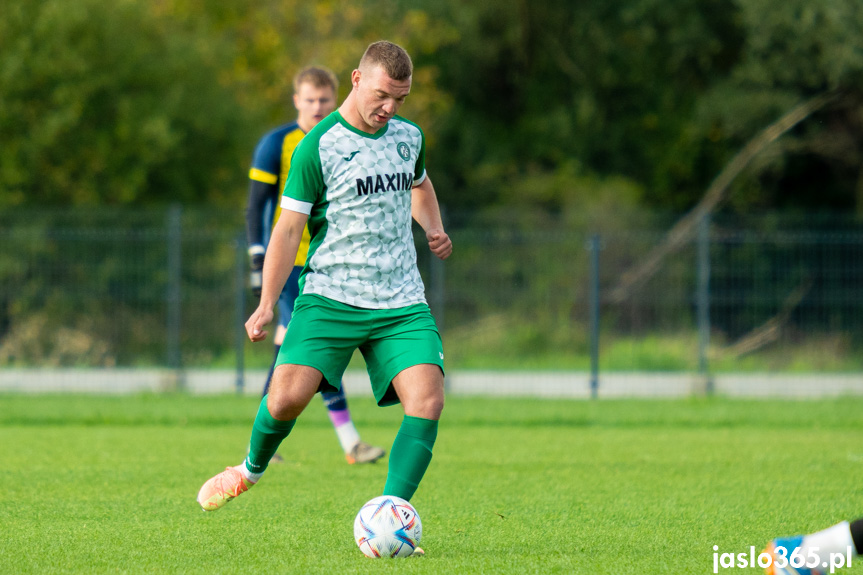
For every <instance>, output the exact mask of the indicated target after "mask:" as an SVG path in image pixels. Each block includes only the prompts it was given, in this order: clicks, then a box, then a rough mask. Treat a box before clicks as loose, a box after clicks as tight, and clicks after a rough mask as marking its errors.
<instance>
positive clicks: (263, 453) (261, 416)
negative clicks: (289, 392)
mask: <svg viewBox="0 0 863 575" xmlns="http://www.w3.org/2000/svg"><path fill="white" fill-rule="evenodd" d="M296 422H297V420H296V419H292V420H290V421H279V420H278V419H275V418H274V417H273V416H272V415H270V410H269V409H267V396H266V395H265V396H264V397H263V399H261V405H259V406H258V415H257V416H256V417H255V425H253V426H252V439H251V440H249V455H248V457H246V469H248V470H249V471H251V472H252V473H263V472H264V470H265V469H266V468H267V465H269V464H270V459H272V457H273V455H274V454H275V453H276V450H277V449H278V448H279V444H281V443H282V440H283V439H284V438H286V437H287V436H288V434H290V433H291V430H292V429H293V428H294V424H295V423H296Z"/></svg>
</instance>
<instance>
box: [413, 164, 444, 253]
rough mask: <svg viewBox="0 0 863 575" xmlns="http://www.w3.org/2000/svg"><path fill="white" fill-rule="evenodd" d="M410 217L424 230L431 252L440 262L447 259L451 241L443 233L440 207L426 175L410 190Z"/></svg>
mask: <svg viewBox="0 0 863 575" xmlns="http://www.w3.org/2000/svg"><path fill="white" fill-rule="evenodd" d="M411 215H412V216H413V218H414V220H416V222H417V223H418V224H419V225H420V227H422V229H423V230H425V233H426V239H428V243H429V249H430V250H431V252H432V253H433V254H434V255H436V256H437V257H439V258H440V259H442V260H445V259H447V258H448V257H449V256H450V254H452V241H451V240H450V238H449V236H448V235H447V233H446V231H444V227H443V220H442V219H441V215H440V205H439V204H438V201H437V195H436V194H435V191H434V186H433V185H432V182H431V179H430V178H429V177H428V175H426V177H425V178H423V181H422V182H420V183H419V184H417V185H415V186H414V187H413V188H411Z"/></svg>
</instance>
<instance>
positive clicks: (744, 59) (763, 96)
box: [698, 0, 863, 214]
mask: <svg viewBox="0 0 863 575" xmlns="http://www.w3.org/2000/svg"><path fill="white" fill-rule="evenodd" d="M739 10H740V20H741V29H742V30H743V32H744V35H745V38H746V41H745V44H744V46H743V50H742V53H741V58H740V60H739V62H738V63H737V65H736V66H735V67H734V69H733V70H732V72H731V73H730V74H729V75H728V76H726V77H724V78H720V79H718V81H717V82H716V85H715V86H714V87H713V88H712V89H711V90H710V91H709V92H708V93H707V94H705V96H704V97H703V98H702V100H701V102H700V106H699V115H698V125H699V128H700V129H701V130H702V132H703V133H707V134H709V135H710V138H711V139H712V140H714V141H716V142H718V143H720V144H721V148H720V149H721V152H720V153H719V154H718V156H717V158H716V159H717V160H727V159H729V158H730V157H731V155H732V154H733V153H734V152H735V148H739V147H740V146H742V144H743V143H744V142H745V141H746V140H747V139H748V138H750V137H752V136H753V135H754V134H755V133H757V132H758V131H759V130H760V129H762V128H763V127H764V126H766V125H768V124H770V123H771V122H773V121H774V120H775V119H776V118H778V117H779V116H781V115H782V114H783V113H785V112H787V111H788V110H790V109H791V108H792V107H793V106H794V105H796V104H799V103H800V102H802V101H805V100H808V99H809V98H811V97H813V96H814V95H816V94H818V93H822V92H825V91H836V92H838V93H839V95H840V97H839V98H838V99H837V100H836V102H835V103H833V104H832V105H830V106H829V107H827V108H825V109H824V110H822V111H820V112H818V113H817V114H816V115H814V116H813V118H812V119H810V120H808V121H806V122H803V123H801V124H800V126H798V127H797V128H796V129H795V130H794V131H793V132H792V133H791V134H790V135H789V136H788V137H784V138H783V139H781V140H780V141H779V142H777V144H775V145H774V146H772V147H771V148H770V149H769V150H767V151H766V153H764V154H762V155H761V156H759V158H758V159H757V161H756V165H755V166H754V168H753V169H751V170H749V171H748V172H747V173H746V174H744V177H742V178H741V179H740V181H739V182H737V184H736V185H735V187H734V188H733V189H732V196H731V199H730V201H731V204H732V207H733V208H734V209H736V210H738V211H741V210H746V209H762V210H763V209H782V210H797V211H803V212H807V213H811V212H812V211H813V210H822V211H842V210H850V209H854V208H855V206H856V209H857V211H858V213H861V214H863V36H861V34H860V30H861V29H863V3H861V2H859V1H858V0H829V1H825V2H816V3H812V2H807V1H806V0H746V1H741V2H739Z"/></svg>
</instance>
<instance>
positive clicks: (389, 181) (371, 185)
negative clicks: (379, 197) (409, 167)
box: [357, 174, 413, 196]
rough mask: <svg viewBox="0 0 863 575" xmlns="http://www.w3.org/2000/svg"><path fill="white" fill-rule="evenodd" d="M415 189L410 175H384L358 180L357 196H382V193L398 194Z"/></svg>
mask: <svg viewBox="0 0 863 575" xmlns="http://www.w3.org/2000/svg"><path fill="white" fill-rule="evenodd" d="M412 187H413V177H412V176H411V175H410V174H384V175H380V174H378V175H377V176H367V177H366V178H365V179H361V178H357V195H358V196H367V195H369V194H380V193H381V192H398V191H400V190H409V189H411V188H412Z"/></svg>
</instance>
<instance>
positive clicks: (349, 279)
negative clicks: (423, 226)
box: [281, 111, 426, 309]
mask: <svg viewBox="0 0 863 575" xmlns="http://www.w3.org/2000/svg"><path fill="white" fill-rule="evenodd" d="M425 177H426V175H425V138H424V136H423V133H422V130H420V128H419V127H418V126H417V125H416V124H413V123H411V122H408V121H407V120H405V119H403V118H400V117H399V116H395V117H394V118H392V119H391V120H390V121H389V122H387V124H386V125H385V126H384V127H383V128H381V129H380V130H378V132H377V133H375V134H367V133H365V132H362V131H360V130H358V129H356V128H354V127H353V126H351V125H350V124H348V123H347V122H346V121H345V120H344V118H342V116H341V114H340V113H339V112H338V111H335V112H333V113H332V114H330V115H329V116H327V117H326V118H324V119H323V120H322V121H321V122H319V123H318V125H317V126H315V127H314V128H313V129H312V130H311V131H310V132H309V133H308V134H306V137H305V138H303V139H302V141H301V142H300V143H299V145H298V146H297V148H296V150H295V151H294V156H293V159H292V160H291V171H290V172H289V173H288V181H287V183H286V184H285V191H284V195H283V196H282V203H281V205H282V209H287V210H292V211H295V212H301V213H304V214H308V215H309V223H308V225H309V233H310V235H311V243H310V245H309V257H308V259H307V260H306V265H305V267H304V268H303V272H302V275H301V276H300V293H302V294H318V295H322V296H324V297H328V298H330V299H334V300H336V301H340V302H343V303H346V304H349V305H353V306H356V307H362V308H369V309H393V308H400V307H406V306H409V305H413V304H416V303H425V301H426V300H425V290H424V288H423V283H422V279H421V278H420V274H419V270H418V269H417V263H416V262H417V255H416V249H415V247H414V240H413V232H412V230H411V225H412V219H411V188H412V187H413V186H415V185H418V184H420V183H422V181H423V180H424V179H425Z"/></svg>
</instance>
